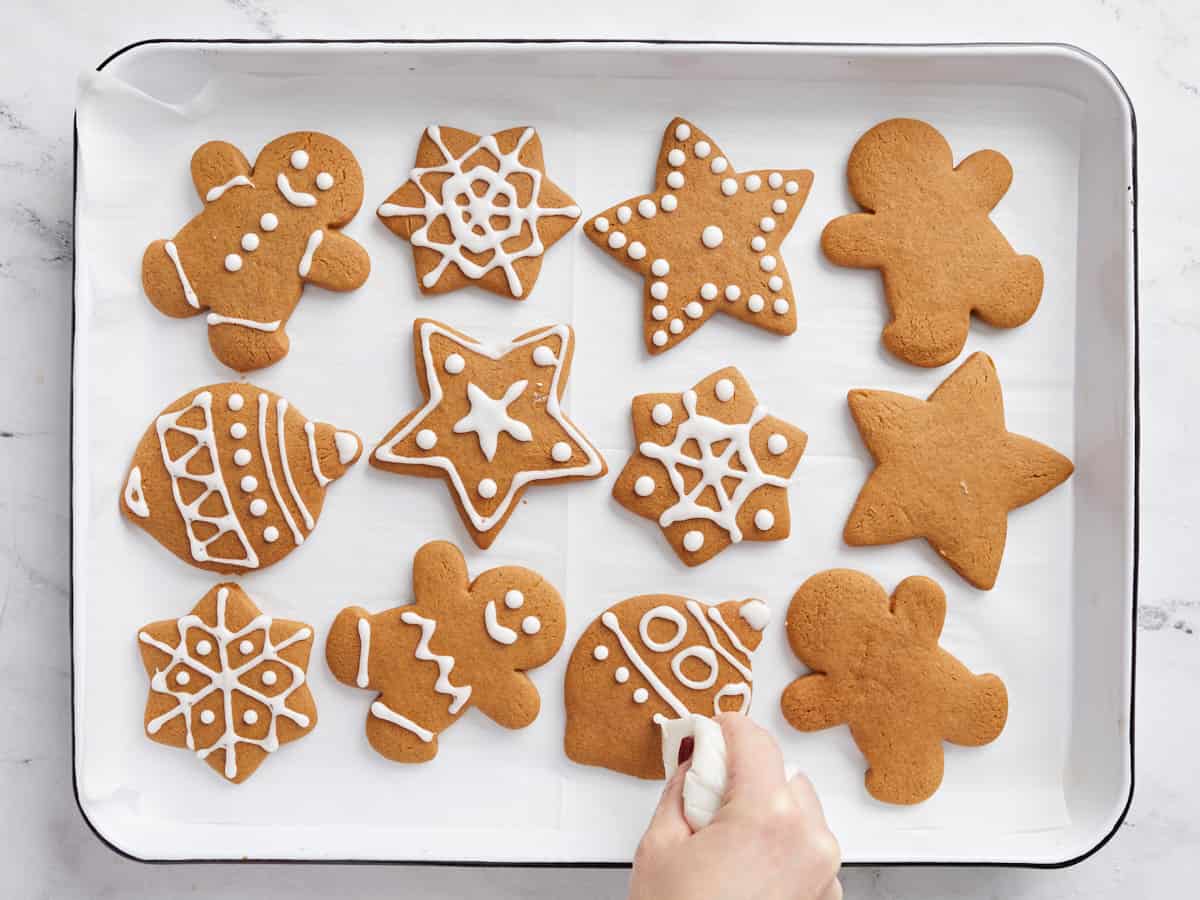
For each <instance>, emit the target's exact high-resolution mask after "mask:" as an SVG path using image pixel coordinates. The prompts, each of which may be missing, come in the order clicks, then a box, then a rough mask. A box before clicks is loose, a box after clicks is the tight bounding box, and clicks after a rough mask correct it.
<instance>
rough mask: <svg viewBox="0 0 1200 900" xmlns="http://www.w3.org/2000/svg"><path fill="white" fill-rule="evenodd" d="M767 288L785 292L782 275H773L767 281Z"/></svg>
mask: <svg viewBox="0 0 1200 900" xmlns="http://www.w3.org/2000/svg"><path fill="white" fill-rule="evenodd" d="M767 287H769V288H770V289H771V290H773V291H782V290H783V277H782V276H780V275H772V276H771V277H770V278H768V279H767Z"/></svg>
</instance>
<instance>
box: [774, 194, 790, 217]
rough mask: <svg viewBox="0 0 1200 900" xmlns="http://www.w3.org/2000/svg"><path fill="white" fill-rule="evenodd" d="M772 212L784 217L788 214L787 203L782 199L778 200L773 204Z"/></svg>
mask: <svg viewBox="0 0 1200 900" xmlns="http://www.w3.org/2000/svg"><path fill="white" fill-rule="evenodd" d="M771 212H773V213H776V214H777V215H783V214H784V213H785V212H787V201H786V200H784V199H783V198H782V197H780V198H779V199H778V200H775V201H774V202H772V203H771Z"/></svg>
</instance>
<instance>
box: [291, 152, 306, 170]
mask: <svg viewBox="0 0 1200 900" xmlns="http://www.w3.org/2000/svg"><path fill="white" fill-rule="evenodd" d="M307 167H308V154H307V153H306V152H305V151H303V150H293V151H292V168H293V169H304V168H307Z"/></svg>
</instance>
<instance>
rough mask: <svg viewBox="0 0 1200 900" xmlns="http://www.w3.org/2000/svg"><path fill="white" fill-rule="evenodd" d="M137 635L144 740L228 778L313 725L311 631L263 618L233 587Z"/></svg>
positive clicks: (235, 778)
mask: <svg viewBox="0 0 1200 900" xmlns="http://www.w3.org/2000/svg"><path fill="white" fill-rule="evenodd" d="M137 640H138V650H139V651H140V652H141V655H142V664H143V665H144V666H145V667H146V674H147V675H148V676H150V697H149V699H148V700H147V701H146V716H145V728H146V735H147V737H149V738H150V739H151V740H154V741H158V742H159V743H160V744H167V745H168V746H171V747H186V748H187V749H188V750H191V751H193V752H194V753H195V754H196V755H197V756H198V757H199V758H200V759H202V760H204V762H206V763H208V765H209V766H211V767H212V769H213V770H214V771H216V772H219V773H220V774H221V775H223V776H225V778H227V779H229V780H230V781H232V782H234V783H235V784H240V783H241V782H243V781H245V780H246V779H247V778H249V777H250V776H251V775H253V774H254V771H255V770H256V769H257V768H258V767H259V766H260V765H262V762H263V760H264V759H266V757H267V754H268V753H271V752H273V751H275V750H278V749H279V747H280V745H281V744H286V743H288V742H289V741H294V740H296V739H297V738H302V737H304V735H306V734H308V733H309V732H310V731H312V730H313V728H314V727H316V724H317V707H316V704H315V703H314V702H313V696H312V693H311V692H310V691H309V689H308V682H307V679H306V677H305V675H306V672H307V671H308V656H309V653H310V652H311V651H312V641H313V631H312V628H310V627H309V626H308V625H305V624H304V623H303V622H289V621H286V620H284V619H273V618H271V617H270V616H269V615H266V614H264V613H263V612H262V611H261V610H260V609H259V608H258V607H257V606H256V605H255V604H254V601H252V600H251V599H250V598H249V597H248V596H247V595H246V593H245V592H244V591H243V590H242V589H241V588H240V587H238V586H237V585H236V584H218V585H217V586H216V587H214V588H213V589H212V590H210V591H209V592H208V593H207V594H205V595H204V597H203V598H201V600H200V602H199V603H197V604H196V606H195V608H194V609H193V610H192V611H191V612H190V613H188V614H187V615H185V616H181V617H180V618H178V619H166V620H164V621H161V622H151V623H150V624H149V625H147V626H145V627H144V628H141V629H139V630H138V635H137Z"/></svg>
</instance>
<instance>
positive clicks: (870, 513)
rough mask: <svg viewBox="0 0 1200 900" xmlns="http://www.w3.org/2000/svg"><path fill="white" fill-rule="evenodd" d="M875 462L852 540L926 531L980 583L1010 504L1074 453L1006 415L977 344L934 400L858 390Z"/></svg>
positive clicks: (1062, 473) (989, 579)
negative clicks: (1016, 430) (1016, 429)
mask: <svg viewBox="0 0 1200 900" xmlns="http://www.w3.org/2000/svg"><path fill="white" fill-rule="evenodd" d="M849 402H850V413H851V415H853V416H854V422H855V424H856V425H857V426H858V431H859V434H861V435H862V439H863V443H865V444H866V445H867V449H868V450H870V451H871V455H872V456H873V457H874V458H875V463H876V466H875V470H874V471H873V472H872V473H871V476H870V478H868V479H867V483H866V484H865V485H863V488H862V491H861V492H860V493H859V495H858V501H857V502H856V503H855V504H854V509H853V510H852V511H851V513H850V518H849V519H848V520H847V521H846V528H845V539H846V543H847V544H852V545H854V546H864V545H873V544H895V543H897V542H899V541H906V540H909V539H911V538H919V537H923V538H925V539H926V540H927V541H929V543H930V545H931V546H932V547H933V549H934V550H936V551H937V552H938V554H939V555H940V556H941V557H942V558H943V559H945V560H946V562H948V563H949V564H950V565H951V567H952V568H953V569H954V571H956V572H958V574H959V575H961V576H962V577H963V578H965V579H966V580H967V581H969V582H970V583H971V584H973V585H975V587H978V588H983V589H984V590H988V589H990V588H991V587H992V586H993V585H994V584H995V583H996V576H997V574H998V573H999V571H1000V561H1001V558H1002V557H1003V555H1004V540H1005V536H1006V534H1007V532H1008V513H1009V510H1013V509H1016V508H1017V507H1019V506H1024V505H1025V504H1026V503H1032V502H1033V501H1034V500H1036V499H1037V498H1038V497H1040V496H1042V495H1043V494H1045V493H1047V492H1049V491H1051V490H1053V489H1054V488H1056V487H1057V486H1058V485H1060V484H1062V483H1063V482H1064V481H1066V480H1067V479H1068V478H1070V477H1071V473H1072V472H1073V471H1074V469H1075V467H1074V466H1073V465H1072V464H1071V461H1070V460H1069V459H1067V458H1066V457H1065V456H1063V455H1062V454H1061V453H1058V452H1057V451H1055V450H1052V449H1050V448H1049V447H1047V446H1046V445H1045V444H1039V443H1038V442H1037V441H1034V440H1031V439H1029V438H1027V437H1023V436H1021V435H1019V434H1013V433H1012V432H1011V431H1009V430H1008V429H1007V428H1006V427H1005V424H1004V396H1003V394H1002V393H1001V391H1000V378H999V376H998V375H997V374H996V367H995V365H993V363H992V360H991V358H990V357H988V355H987V354H985V353H976V354H974V355H972V356H971V357H969V358H968V359H967V361H966V362H965V363H963V364H962V365H961V366H959V368H958V369H956V370H955V372H954V374H952V375H951V376H950V377H949V378H947V379H946V380H945V381H943V382H942V384H941V385H940V386H939V387H938V389H937V390H936V391H934V392H933V393H932V394H931V395H930V396H929V399H928V400H918V399H917V398H916V397H909V396H907V395H905V394H894V393H892V392H890V391H862V390H857V391H851V392H850V395H849Z"/></svg>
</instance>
